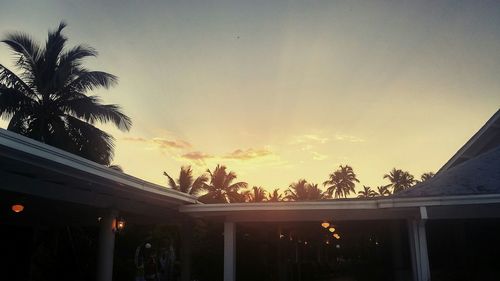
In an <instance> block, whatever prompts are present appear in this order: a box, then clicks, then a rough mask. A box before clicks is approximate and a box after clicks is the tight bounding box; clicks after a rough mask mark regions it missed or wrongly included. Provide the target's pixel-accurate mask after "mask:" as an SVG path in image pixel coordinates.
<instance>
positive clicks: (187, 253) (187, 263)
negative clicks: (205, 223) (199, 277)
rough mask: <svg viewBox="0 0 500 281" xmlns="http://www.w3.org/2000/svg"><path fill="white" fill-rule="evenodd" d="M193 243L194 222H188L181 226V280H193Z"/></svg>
mask: <svg viewBox="0 0 500 281" xmlns="http://www.w3.org/2000/svg"><path fill="white" fill-rule="evenodd" d="M192 241H193V222H192V221H191V220H186V221H184V222H182V225H181V263H182V264H181V280H182V281H190V280H191V243H192Z"/></svg>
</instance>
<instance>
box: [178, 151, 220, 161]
mask: <svg viewBox="0 0 500 281" xmlns="http://www.w3.org/2000/svg"><path fill="white" fill-rule="evenodd" d="M182 158H185V159H189V160H195V161H200V160H205V159H208V158H213V156H212V155H210V154H207V153H205V152H201V151H192V152H188V153H185V154H183V155H182Z"/></svg>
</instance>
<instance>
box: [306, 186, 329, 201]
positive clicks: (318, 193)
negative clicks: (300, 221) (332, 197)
mask: <svg viewBox="0 0 500 281" xmlns="http://www.w3.org/2000/svg"><path fill="white" fill-rule="evenodd" d="M307 194H308V200H313V201H317V200H323V199H326V194H325V192H323V190H321V189H320V188H319V187H318V184H317V183H310V184H308V187H307Z"/></svg>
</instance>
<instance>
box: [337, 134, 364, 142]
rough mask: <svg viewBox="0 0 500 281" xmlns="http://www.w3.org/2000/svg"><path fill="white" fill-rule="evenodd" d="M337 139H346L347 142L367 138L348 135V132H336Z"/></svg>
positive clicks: (362, 140)
mask: <svg viewBox="0 0 500 281" xmlns="http://www.w3.org/2000/svg"><path fill="white" fill-rule="evenodd" d="M335 140H337V141H346V142H365V140H364V139H362V138H359V137H356V136H352V135H346V134H336V135H335Z"/></svg>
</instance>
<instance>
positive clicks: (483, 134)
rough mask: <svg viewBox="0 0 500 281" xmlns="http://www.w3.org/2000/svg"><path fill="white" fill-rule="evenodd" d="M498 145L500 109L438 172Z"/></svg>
mask: <svg viewBox="0 0 500 281" xmlns="http://www.w3.org/2000/svg"><path fill="white" fill-rule="evenodd" d="M497 146H500V109H499V110H498V111H497V112H496V113H495V114H493V116H492V117H491V118H490V119H489V120H488V121H487V122H486V123H485V124H484V125H483V126H482V127H481V129H479V131H477V133H475V134H474V135H473V136H472V137H471V138H470V139H469V140H468V141H467V142H466V143H465V144H464V145H463V146H462V147H461V148H460V149H459V150H458V151H457V152H456V153H455V155H453V157H451V158H450V160H448V162H446V163H445V164H444V165H443V167H441V169H439V171H438V172H437V173H438V174H439V173H441V172H444V171H446V170H448V169H451V168H453V167H455V166H457V165H459V164H460V163H463V162H465V161H467V160H469V159H472V158H474V157H476V156H479V155H481V154H483V153H485V152H487V151H489V150H491V149H493V148H495V147H497Z"/></svg>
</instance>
